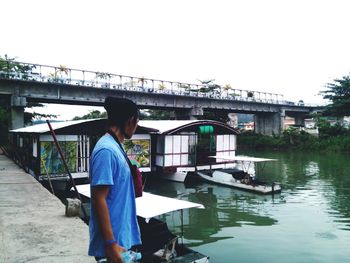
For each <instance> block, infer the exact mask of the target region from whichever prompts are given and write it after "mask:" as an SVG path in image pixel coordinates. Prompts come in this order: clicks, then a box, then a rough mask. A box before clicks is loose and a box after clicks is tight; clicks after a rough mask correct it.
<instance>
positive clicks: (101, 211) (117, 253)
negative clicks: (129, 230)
mask: <svg viewBox="0 0 350 263" xmlns="http://www.w3.org/2000/svg"><path fill="white" fill-rule="evenodd" d="M108 192H109V186H96V187H92V196H91V197H92V198H91V202H92V205H93V207H94V211H95V213H96V218H97V221H98V224H99V228H100V231H101V234H102V238H103V240H104V242H106V241H110V240H115V238H114V235H113V230H112V225H111V220H110V217H109V211H108V206H107V202H106V198H107V195H108ZM105 251H106V257H107V260H108V262H112V263H123V260H122V252H123V251H125V249H124V248H123V247H121V246H119V245H118V244H117V243H112V244H109V245H105Z"/></svg>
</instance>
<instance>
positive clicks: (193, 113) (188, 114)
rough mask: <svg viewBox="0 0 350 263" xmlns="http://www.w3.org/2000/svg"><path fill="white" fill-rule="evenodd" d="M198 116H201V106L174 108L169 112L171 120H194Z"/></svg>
mask: <svg viewBox="0 0 350 263" xmlns="http://www.w3.org/2000/svg"><path fill="white" fill-rule="evenodd" d="M198 116H203V108H201V107H194V108H192V109H176V110H174V111H172V112H171V113H170V118H171V119H173V120H196V119H197V118H198Z"/></svg>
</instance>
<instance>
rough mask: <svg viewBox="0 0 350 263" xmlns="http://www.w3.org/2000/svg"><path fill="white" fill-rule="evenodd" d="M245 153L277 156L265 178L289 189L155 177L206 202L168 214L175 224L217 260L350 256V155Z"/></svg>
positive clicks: (262, 173) (167, 190) (155, 189)
mask: <svg viewBox="0 0 350 263" xmlns="http://www.w3.org/2000/svg"><path fill="white" fill-rule="evenodd" d="M238 154H245V155H250V156H259V157H266V158H276V159H278V160H277V161H276V162H270V163H267V164H266V165H265V167H262V166H260V165H259V166H258V167H257V168H256V169H257V177H258V178H261V179H264V180H266V181H271V182H272V181H277V182H280V183H281V184H282V186H283V190H282V192H281V193H280V194H277V195H275V196H262V195H257V194H253V193H248V192H243V191H240V190H236V189H232V188H229V187H225V186H220V185H214V184H209V183H205V182H191V183H187V184H182V183H175V182H168V181H149V182H148V183H147V186H146V189H145V190H146V191H149V192H152V193H155V194H161V195H164V196H169V197H177V198H179V199H183V200H189V201H192V202H198V203H201V204H203V205H204V206H205V209H191V210H188V211H185V212H184V214H183V217H181V213H180V212H175V213H171V214H167V215H164V216H162V218H161V219H163V220H166V221H167V223H168V226H169V228H170V230H172V231H174V232H175V233H176V234H179V235H181V233H182V232H183V238H182V241H183V242H184V243H185V244H187V245H188V246H189V247H191V248H193V249H194V250H196V251H199V252H201V253H203V254H205V255H208V256H210V262H214V263H230V262H241V263H242V262H259V263H261V262H308V263H310V262H327V263H329V262H350V155H346V154H334V153H331V154H330V153H328V154H324V153H310V152H309V153H306V152H282V153H281V152H278V153H276V152H249V153H238ZM262 168H264V169H262ZM181 218H183V229H182V228H181Z"/></svg>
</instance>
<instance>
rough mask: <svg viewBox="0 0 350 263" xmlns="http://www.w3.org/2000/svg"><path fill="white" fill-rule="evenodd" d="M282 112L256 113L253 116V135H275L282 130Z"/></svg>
mask: <svg viewBox="0 0 350 263" xmlns="http://www.w3.org/2000/svg"><path fill="white" fill-rule="evenodd" d="M283 119H284V112H276V113H257V114H255V116H254V125H255V133H258V134H263V135H275V134H276V135H277V134H280V133H281V131H282V129H283Z"/></svg>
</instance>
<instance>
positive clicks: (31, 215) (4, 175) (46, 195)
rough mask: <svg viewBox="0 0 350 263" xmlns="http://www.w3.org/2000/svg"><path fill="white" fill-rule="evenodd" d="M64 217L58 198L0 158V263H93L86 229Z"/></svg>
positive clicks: (86, 227)
mask: <svg viewBox="0 0 350 263" xmlns="http://www.w3.org/2000/svg"><path fill="white" fill-rule="evenodd" d="M64 213H65V207H64V205H63V204H62V203H61V201H60V200H59V199H58V198H56V197H55V196H53V195H52V194H51V193H50V192H49V191H47V190H46V189H45V188H44V187H43V186H42V185H41V184H40V183H39V182H37V181H36V180H35V179H34V178H33V177H32V176H30V175H29V174H27V173H25V172H24V171H23V170H21V169H20V168H19V167H18V166H17V165H15V164H14V163H13V162H12V161H11V160H10V159H8V158H7V157H5V156H4V155H0V263H10V262H16V263H17V262H35V263H39V262H40V263H43V262H45V263H47V262H50V263H56V262H60V263H62V262H67V263H68V262H72V263H73V262H95V260H94V259H93V258H92V257H88V256H87V248H88V240H89V234H88V226H87V225H85V224H84V222H83V221H82V220H81V219H79V218H67V217H65V215H64Z"/></svg>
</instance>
